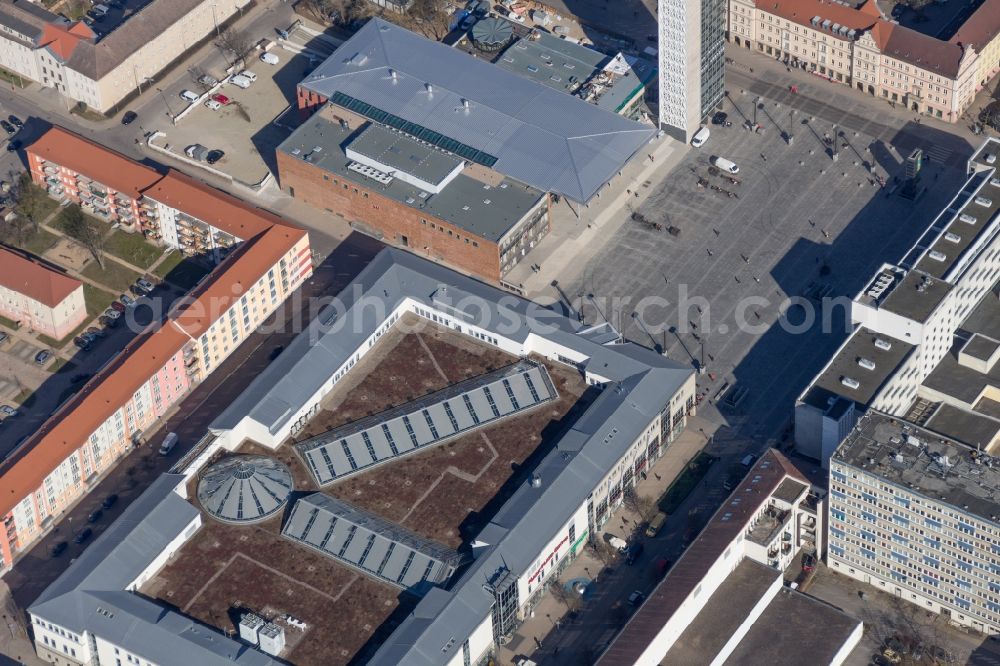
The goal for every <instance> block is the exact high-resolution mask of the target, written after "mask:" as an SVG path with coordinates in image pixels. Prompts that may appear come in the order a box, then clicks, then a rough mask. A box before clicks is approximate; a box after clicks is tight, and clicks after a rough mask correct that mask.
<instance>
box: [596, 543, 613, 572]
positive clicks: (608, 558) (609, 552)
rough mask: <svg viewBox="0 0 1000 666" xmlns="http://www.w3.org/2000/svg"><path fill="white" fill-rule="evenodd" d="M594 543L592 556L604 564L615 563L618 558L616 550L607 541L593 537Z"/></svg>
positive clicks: (607, 565)
mask: <svg viewBox="0 0 1000 666" xmlns="http://www.w3.org/2000/svg"><path fill="white" fill-rule="evenodd" d="M593 544H594V556H595V557H597V559H598V560H600V561H601V562H602V563H603V564H604V566H606V567H609V566H611V565H612V564H614V563H615V560H617V559H618V551H617V550H615V549H614V548H612V547H611V544H609V543H608V542H607V541H604V540H603V539H595V540H594V541H593Z"/></svg>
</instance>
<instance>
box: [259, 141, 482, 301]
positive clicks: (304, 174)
mask: <svg viewBox="0 0 1000 666" xmlns="http://www.w3.org/2000/svg"><path fill="white" fill-rule="evenodd" d="M324 175H326V176H328V177H329V178H330V180H324V179H323V176H324ZM278 179H279V181H280V183H281V189H282V190H284V191H285V192H288V193H289V194H292V196H294V197H295V198H296V199H298V200H300V201H304V202H306V203H308V204H310V205H311V206H314V207H316V208H322V209H325V210H328V211H330V212H332V213H334V214H339V215H340V216H341V217H343V218H345V219H346V220H347V221H348V222H362V223H364V224H365V225H368V226H369V227H371V228H372V229H375V230H377V231H379V232H381V233H382V234H383V236H384V240H385V242H387V243H389V244H392V245H395V246H397V247H406V248H407V249H409V250H411V251H412V252H414V253H416V254H419V255H422V256H426V257H428V258H430V259H433V260H436V261H442V262H443V263H445V264H448V265H450V266H453V267H455V268H457V269H459V270H461V271H464V272H466V273H469V274H471V275H475V276H477V277H481V278H485V279H487V280H490V281H493V282H497V281H499V280H500V248H499V247H498V246H497V245H496V243H493V242H491V241H487V240H484V239H482V238H480V237H478V236H472V235H470V234H468V233H467V232H465V231H463V230H462V229H459V228H458V227H456V226H454V225H451V224H449V223H447V222H444V221H442V220H440V219H438V218H436V217H433V216H431V215H428V214H427V213H426V212H423V211H420V210H417V209H414V208H411V207H409V206H407V205H405V204H402V203H399V202H398V201H395V200H393V199H389V198H387V197H383V196H382V195H380V194H379V193H378V192H377V191H375V190H367V189H365V188H363V187H361V186H360V185H359V184H357V183H355V182H353V181H345V180H343V179H341V178H337V180H339V181H340V182H339V183H334V179H335V176H333V175H332V174H329V173H328V172H326V171H324V170H322V169H320V168H319V167H317V166H315V165H313V164H309V163H308V162H304V161H302V160H300V159H295V158H294V157H291V156H290V155H288V154H287V153H284V152H281V151H278ZM345 184H346V185H347V188H346V189H345V188H344V185H345ZM366 194H367V197H366V196H365V195H366ZM425 221H426V223H425ZM404 236H405V237H406V242H405V243H404V242H403V237H404Z"/></svg>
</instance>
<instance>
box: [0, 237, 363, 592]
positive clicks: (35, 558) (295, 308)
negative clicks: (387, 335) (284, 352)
mask: <svg viewBox="0 0 1000 666" xmlns="http://www.w3.org/2000/svg"><path fill="white" fill-rule="evenodd" d="M381 248H382V245H381V244H379V243H378V242H376V241H374V240H372V239H370V238H368V237H366V236H360V235H353V236H350V237H348V238H347V239H346V240H345V241H344V242H343V243H342V244H341V245H340V246H339V247H338V248H337V249H336V250H335V251H334V252H333V253H332V254H330V256H329V257H327V259H326V260H325V261H324V262H323V264H321V265H320V266H318V267H317V268H316V269H315V272H314V275H313V277H312V278H310V279H309V280H308V281H307V282H306V284H304V285H303V286H302V287H300V288H299V290H298V291H297V292H296V294H295V295H293V296H292V297H291V298H289V299H288V301H286V305H289V307H286V308H283V309H279V310H278V312H276V313H275V314H274V315H272V316H271V317H270V318H268V320H267V321H265V322H264V324H262V326H261V328H262V329H265V330H272V331H276V332H273V333H260V332H258V333H255V334H253V335H252V336H250V337H249V338H248V339H247V340H245V341H244V342H243V344H242V345H240V346H239V347H238V348H237V349H236V350H235V351H234V352H233V353H232V355H231V356H230V357H229V358H228V359H226V360H225V361H224V362H223V363H222V364H221V365H220V366H219V367H218V368H216V370H215V371H214V372H213V373H212V374H211V375H209V377H208V378H207V379H206V380H205V381H204V382H202V383H201V384H199V385H198V386H197V387H196V388H195V389H194V390H193V391H192V392H191V393H190V394H189V395H188V396H187V397H186V398H184V400H182V401H181V403H180V404H179V405H178V406H177V408H176V409H175V410H173V412H172V413H171V414H169V415H168V416H167V417H166V418H165V419H164V420H163V423H162V425H161V427H160V429H159V430H158V431H157V434H156V435H155V436H153V437H152V438H151V439H150V440H149V441H148V442H146V444H145V445H143V446H140V447H138V448H136V449H134V450H133V451H132V452H131V453H129V454H128V455H127V456H126V458H125V459H123V460H122V461H120V462H119V463H118V465H117V466H116V467H115V468H113V469H112V470H111V471H110V472H109V473H108V474H107V476H105V477H104V478H103V479H102V480H101V481H100V482H99V483H98V484H97V485H96V486H95V487H93V488H92V489H91V490H90V491H89V492H88V494H87V495H86V496H85V497H84V498H83V499H82V500H81V501H80V502H78V503H77V504H76V505H75V506H74V507H72V508H71V509H70V510H69V511H67V512H66V513H64V514H63V515H61V516H60V517H59V518H58V522H57V524H56V525H55V526H54V528H53V529H52V531H51V532H49V534H47V535H46V536H45V537H43V538H42V539H41V540H39V541H38V542H37V543H36V544H35V545H34V546H33V547H32V548H31V550H29V551H27V552H26V553H24V554H23V555H22V557H21V558H20V559H19V560H18V561H17V562H16V564H15V566H14V569H13V571H11V572H10V573H8V574H7V575H6V576H5V580H6V582H7V584H8V585H9V586H10V588H11V591H12V593H13V595H14V598H15V600H16V602H17V605H18V607H19V608H21V609H26V608H27V607H28V606H30V604H31V603H32V602H33V601H34V600H35V599H36V598H37V597H38V595H39V594H41V592H42V591H43V590H44V589H45V588H46V587H47V586H48V585H49V584H50V583H51V582H52V581H53V580H55V578H56V577H57V576H58V575H59V574H60V573H62V571H63V570H64V569H65V568H66V566H68V564H69V563H70V562H71V561H72V559H73V558H74V557H76V556H78V555H79V554H80V553H82V552H83V550H85V549H86V548H87V546H88V545H89V544H90V543H91V542H92V541H93V539H94V538H95V537H96V536H98V535H99V534H100V533H101V532H102V531H103V530H104V529H105V528H106V527H107V526H108V525H110V524H111V523H112V522H113V521H114V519H115V518H116V517H117V516H118V515H120V514H121V511H122V510H123V509H124V508H125V507H126V506H128V505H129V503H130V502H131V501H132V500H134V499H135V498H136V497H138V496H139V494H141V493H142V491H143V490H144V489H145V488H146V487H147V486H148V485H149V483H150V482H151V481H152V480H153V479H155V478H156V477H157V476H159V475H160V474H162V473H163V472H166V471H167V470H169V469H170V467H171V466H172V465H173V464H174V463H175V462H176V461H177V460H178V459H180V457H182V456H183V455H184V454H185V453H186V452H187V451H188V450H190V449H191V447H192V446H194V445H195V444H196V443H197V442H198V440H200V439H201V437H202V436H203V435H204V434H205V433H206V432H207V429H208V425H209V424H210V423H211V422H212V421H213V420H214V419H215V418H216V416H218V414H219V412H220V411H221V410H222V409H224V408H225V407H227V406H229V404H230V403H231V402H232V401H233V400H234V399H235V398H236V396H238V395H239V394H240V393H241V392H242V391H243V390H244V389H245V388H246V387H247V386H248V385H249V384H250V382H251V381H253V379H254V378H255V377H256V376H257V375H258V374H259V373H260V372H261V371H262V370H263V369H264V368H265V367H267V365H268V363H270V360H271V358H270V356H271V354H272V352H273V350H274V348H275V347H277V346H284V345H287V344H288V343H289V342H290V341H291V340H292V338H294V337H295V335H296V334H297V333H298V332H299V329H300V327H299V326H298V325H297V324H296V323H295V322H298V321H302V322H308V321H309V320H310V319H311V316H312V315H314V314H315V312H313V311H312V309H313V308H314V307H315V304H314V303H313V302H312V301H311V300H310V299H312V298H319V297H322V296H324V295H331V294H336V293H338V292H339V291H340V290H341V289H343V288H344V287H346V286H347V285H348V284H350V282H351V280H352V279H353V278H354V276H356V275H357V274H358V273H359V272H360V271H361V270H362V269H363V268H364V267H365V266H366V265H367V264H368V262H369V261H370V260H371V258H372V257H373V256H374V255H375V254H376V253H377V252H378V251H379V250H380V249H381ZM278 322H284V324H285V325H283V326H279V325H277V323H278ZM168 432H177V433H178V435H179V436H180V437H179V442H178V445H177V447H176V448H175V449H174V451H173V452H172V453H171V454H170V455H169V456H166V457H163V456H159V455H157V454H156V450H157V449H158V448H159V446H160V443H161V442H162V440H163V438H164V437H165V436H166V434H167V433H168ZM111 494H117V495H118V496H119V500H118V502H117V504H116V505H115V506H114V507H113V508H112V509H111V510H109V511H106V512H104V516H103V517H102V518H101V519H100V520H99V521H98V522H96V523H95V524H93V525H88V523H87V517H88V516H89V515H90V513H91V512H92V511H94V510H95V509H96V508H98V507H99V506H100V504H101V501H102V500H103V499H104V498H105V497H107V496H108V495H111ZM84 525H88V526H89V527H91V528H92V529H93V531H94V535H93V536H92V537H91V538H90V539H88V540H87V541H86V542H84V544H82V545H77V544H75V543H73V541H72V540H73V536H74V535H75V534H77V533H78V532H79V531H80V530H82V529H83V527H84ZM60 541H66V542H68V544H69V545H68V547H67V549H66V551H65V552H64V553H63V554H62V555H60V556H59V557H52V556H51V554H50V552H51V549H52V546H53V545H55V544H56V543H58V542H60Z"/></svg>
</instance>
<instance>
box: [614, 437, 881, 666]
mask: <svg viewBox="0 0 1000 666" xmlns="http://www.w3.org/2000/svg"><path fill="white" fill-rule="evenodd" d="M824 514H825V511H824V500H823V497H822V491H819V490H816V489H814V488H812V486H811V484H810V482H809V481H808V480H807V478H806V477H805V476H804V475H803V474H802V472H801V471H799V470H798V469H797V468H796V467H795V466H794V465H793V464H792V463H791V462H790V461H789V460H788V459H787V458H785V456H783V455H781V454H780V453H779V452H777V451H776V450H774V449H771V450H769V451H768V452H767V453H765V454H764V455H763V456H762V457H761V459H760V460H759V461H757V463H756V464H755V465H754V466H753V468H751V469H750V471H749V473H748V474H747V476H746V478H744V479H743V481H742V482H741V483H740V484H739V486H738V487H737V488H736V490H734V491H733V493H732V494H731V495H730V496H729V499H728V500H726V501H725V502H724V503H723V505H722V506H721V507H720V508H719V509H718V511H716V513H715V515H714V516H713V517H712V518H711V520H710V521H709V522H708V524H707V525H706V526H705V529H704V530H702V532H701V534H699V535H698V537H697V538H696V539H695V540H694V541H693V542H692V543H691V545H689V546H688V547H687V549H686V550H685V551H684V554H683V555H682V556H681V557H680V559H679V560H677V563H676V564H674V566H673V567H672V568H671V569H670V571H669V572H668V573H667V575H666V577H665V578H664V579H663V580H662V581H660V583H659V584H658V585H657V586H656V588H655V589H654V590H653V591H652V592H651V593H650V594H649V597H648V598H647V600H646V601H645V602H644V603H643V605H642V606H641V607H640V608H639V609H638V610H637V611H636V612H635V613H634V614H633V615H632V617H631V618H630V619H629V621H628V623H627V624H626V625H625V627H624V628H623V629H622V630H621V632H620V633H618V632H617V631H616V630H615V629H609V631H608V634H609V635H608V637H607V639H606V640H608V641H609V642H610V644H609V645H608V646H607V648H606V649H605V650H604V652H603V654H601V656H600V657H599V659H598V660H597V664H598V666H614V665H616V664H664V665H665V666H674V665H676V666H689V665H690V664H746V663H786V664H841V663H843V662H844V660H845V659H846V657H847V655H848V654H850V652H851V650H853V649H854V647H855V646H856V645H857V644H858V642H859V641H860V640H861V636H862V624H861V622H859V621H858V620H857V619H855V618H851V617H849V616H848V615H846V614H845V613H843V612H842V611H840V610H838V609H835V608H833V607H832V606H828V605H826V604H824V603H822V602H820V601H817V600H815V599H812V598H810V597H807V596H805V595H803V594H801V593H799V592H796V591H793V590H788V589H786V588H784V586H783V576H782V572H783V571H784V570H785V569H786V568H787V567H788V566H789V564H790V563H791V562H792V561H793V560H794V559H795V558H796V556H797V555H798V554H799V553H800V551H801V552H805V553H810V554H816V553H819V552H821V551H822V550H823V543H822V538H823V521H824ZM615 634H617V636H616V635H615ZM595 638H596V639H597V640H598V641H601V640H602V638H603V637H595Z"/></svg>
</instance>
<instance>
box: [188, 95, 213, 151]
mask: <svg viewBox="0 0 1000 666" xmlns="http://www.w3.org/2000/svg"><path fill="white" fill-rule="evenodd" d="M208 104H216V105H218V106H217V107H215V108H219V107H221V106H222V105H221V104H219V103H218V102H215V101H213V100H209V102H208V103H207V104H206V106H208ZM209 108H212V107H209ZM184 154H186V155H187V156H188V157H190V158H192V159H196V160H198V161H199V162H203V161H204V160H205V156H206V155H208V148H206V147H205V146H203V145H201V144H200V143H194V144H191V145H190V146H188V147H187V148H185V149H184Z"/></svg>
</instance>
